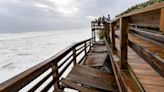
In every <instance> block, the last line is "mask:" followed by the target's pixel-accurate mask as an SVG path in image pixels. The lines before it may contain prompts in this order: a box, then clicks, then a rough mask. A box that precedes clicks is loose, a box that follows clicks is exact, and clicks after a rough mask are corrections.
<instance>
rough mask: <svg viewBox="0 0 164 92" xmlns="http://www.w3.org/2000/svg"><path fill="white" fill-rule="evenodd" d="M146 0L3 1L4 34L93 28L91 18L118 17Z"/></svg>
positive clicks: (0, 26) (1, 29)
mask: <svg viewBox="0 0 164 92" xmlns="http://www.w3.org/2000/svg"><path fill="white" fill-rule="evenodd" d="M62 1H63V2H62ZM144 1H147V0H122V1H120V0H0V20H1V22H0V32H27V31H45V30H69V29H84V28H88V29H89V28H90V20H91V19H90V17H92V16H102V15H107V14H111V16H112V17H114V16H115V15H116V14H118V13H120V12H121V11H123V10H125V9H127V8H128V7H130V6H132V5H135V4H137V3H140V2H144Z"/></svg>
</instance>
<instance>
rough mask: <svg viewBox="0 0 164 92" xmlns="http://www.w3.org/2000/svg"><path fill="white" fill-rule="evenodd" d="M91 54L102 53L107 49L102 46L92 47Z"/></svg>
mask: <svg viewBox="0 0 164 92" xmlns="http://www.w3.org/2000/svg"><path fill="white" fill-rule="evenodd" d="M91 52H93V53H103V52H107V48H106V46H103V45H93V47H92V48H91Z"/></svg>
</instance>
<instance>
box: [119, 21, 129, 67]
mask: <svg viewBox="0 0 164 92" xmlns="http://www.w3.org/2000/svg"><path fill="white" fill-rule="evenodd" d="M120 29H121V57H120V61H121V69H127V48H128V18H120Z"/></svg>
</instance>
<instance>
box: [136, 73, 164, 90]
mask: <svg viewBox="0 0 164 92" xmlns="http://www.w3.org/2000/svg"><path fill="white" fill-rule="evenodd" d="M137 77H138V79H139V80H140V82H141V83H143V84H149V85H159V86H163V88H164V78H162V77H160V76H150V75H137Z"/></svg>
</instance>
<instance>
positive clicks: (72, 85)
mask: <svg viewBox="0 0 164 92" xmlns="http://www.w3.org/2000/svg"><path fill="white" fill-rule="evenodd" d="M61 82H62V83H63V84H65V85H67V86H68V87H70V88H73V89H76V90H78V91H80V92H102V91H99V90H96V89H93V88H87V87H83V86H82V85H81V86H80V85H78V84H77V83H75V82H72V81H70V80H68V79H62V80H61Z"/></svg>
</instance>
